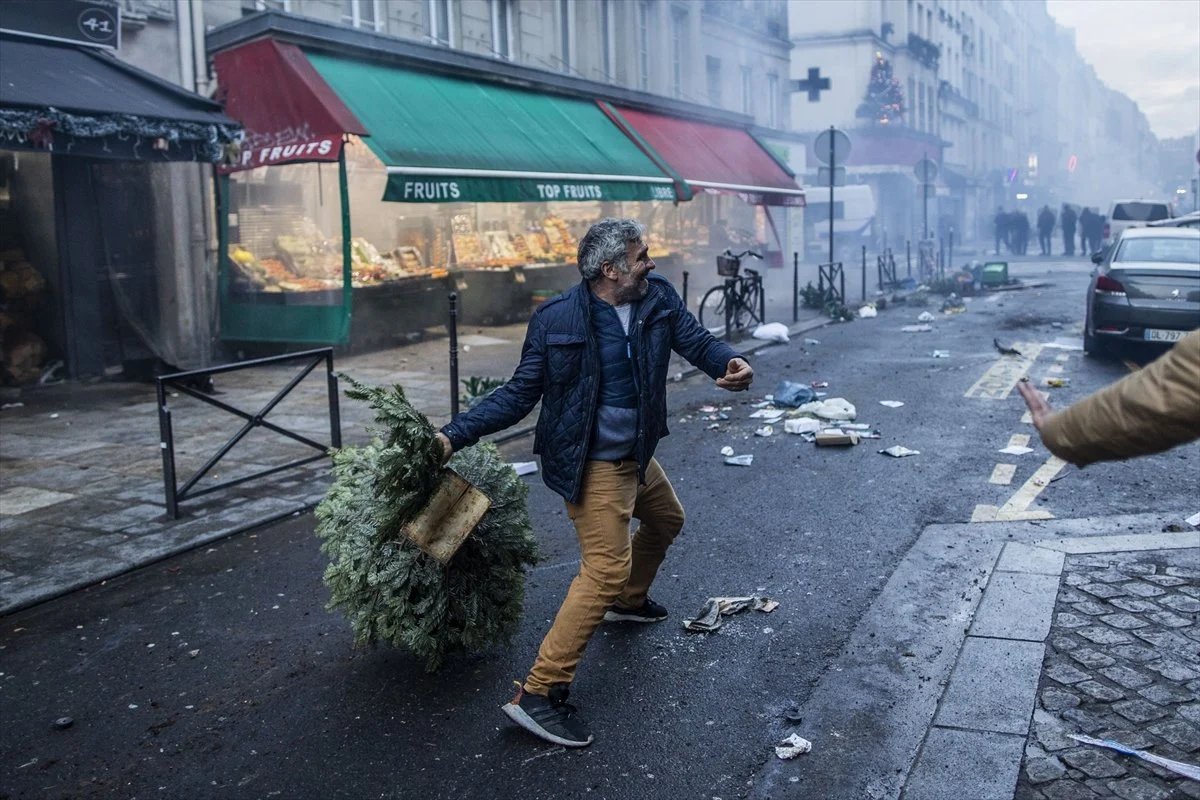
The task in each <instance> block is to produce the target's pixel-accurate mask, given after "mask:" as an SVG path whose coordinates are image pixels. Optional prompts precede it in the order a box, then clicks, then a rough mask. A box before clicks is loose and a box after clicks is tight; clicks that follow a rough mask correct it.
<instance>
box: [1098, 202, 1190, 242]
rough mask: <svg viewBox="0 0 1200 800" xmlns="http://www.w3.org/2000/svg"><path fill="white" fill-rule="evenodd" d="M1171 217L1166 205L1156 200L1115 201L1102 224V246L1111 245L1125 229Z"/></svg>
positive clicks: (1169, 207)
mask: <svg viewBox="0 0 1200 800" xmlns="http://www.w3.org/2000/svg"><path fill="white" fill-rule="evenodd" d="M1173 216H1174V214H1172V213H1171V206H1170V204H1168V203H1160V202H1158V201H1157V200H1117V201H1115V202H1113V204H1112V205H1111V206H1110V207H1109V209H1108V219H1107V220H1106V221H1105V223H1104V244H1106V245H1107V244H1112V242H1113V240H1115V239H1116V238H1117V236H1119V235H1120V233H1121V231H1123V230H1125V229H1126V228H1141V227H1144V226H1145V225H1147V224H1148V223H1151V222H1159V221H1160V220H1164V219H1170V218H1171V217H1173Z"/></svg>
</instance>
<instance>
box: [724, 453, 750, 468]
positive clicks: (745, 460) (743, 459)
mask: <svg viewBox="0 0 1200 800" xmlns="http://www.w3.org/2000/svg"><path fill="white" fill-rule="evenodd" d="M725 463H726V464H728V465H729V466H731V467H748V466H750V465H751V464H753V463H754V455H753V454H752V453H746V454H745V455H740V456H725Z"/></svg>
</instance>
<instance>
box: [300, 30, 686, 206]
mask: <svg viewBox="0 0 1200 800" xmlns="http://www.w3.org/2000/svg"><path fill="white" fill-rule="evenodd" d="M306 55H307V56H308V59H309V61H310V62H312V65H313V66H314V67H315V68H316V70H317V72H318V73H320V75H321V77H322V78H323V79H324V80H325V82H326V83H328V84H329V86H330V87H331V88H332V89H333V90H334V91H335V92H336V93H337V95H338V97H339V98H340V99H341V100H342V102H343V103H345V105H346V106H347V107H348V108H349V109H350V110H351V111H352V112H353V113H354V114H355V115H356V116H357V117H358V119H359V120H361V121H362V122H363V124H364V125H365V127H366V129H367V130H368V131H369V132H370V135H369V136H368V137H367V138H366V139H365V142H366V143H367V145H368V146H369V147H370V148H371V150H372V151H374V153H375V154H376V155H377V156H378V157H379V159H380V160H381V161H382V162H383V163H384V164H385V165H386V166H387V170H388V183H387V189H386V190H385V191H384V195H383V199H384V200H394V201H397V202H403V203H454V202H478V203H486V202H514V201H515V202H524V201H533V202H541V201H546V200H675V199H676V198H677V197H678V199H682V200H687V199H690V197H691V195H690V191H689V190H688V189H687V188H686V186H683V185H682V184H680V185H679V186H678V191H679V192H681V194H677V184H676V183H675V182H674V181H672V179H671V178H670V177H669V176H668V175H666V174H665V173H664V172H663V171H662V170H661V169H659V168H658V166H656V165H655V163H654V162H653V161H652V160H651V159H650V158H649V157H648V156H646V154H645V153H643V152H642V151H641V150H640V149H638V147H637V145H635V144H634V143H633V142H632V141H630V140H629V138H628V137H627V136H626V135H625V134H624V133H623V132H622V131H621V130H620V129H619V128H617V126H616V125H614V124H613V123H612V122H611V121H610V120H609V119H608V118H607V117H606V116H605V114H604V112H603V111H601V109H600V108H599V107H597V106H596V104H595V103H593V102H590V101H586V100H578V99H574V98H567V97H559V96H554V95H547V94H540V93H537V92H532V91H526V90H523V89H518V88H514V87H509V86H502V85H499V84H489V83H478V82H474V81H469V80H463V79H460V78H452V77H448V76H444V75H434V74H429V73H423V72H415V71H412V70H408V69H404V68H402V67H397V66H390V65H386V64H380V63H373V62H367V61H361V60H356V59H349V58H342V57H339V56H332V55H327V54H325V53H316V52H311V51H306Z"/></svg>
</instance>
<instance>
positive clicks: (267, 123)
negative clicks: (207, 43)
mask: <svg viewBox="0 0 1200 800" xmlns="http://www.w3.org/2000/svg"><path fill="white" fill-rule="evenodd" d="M213 65H214V66H215V67H216V70H217V80H218V82H219V84H220V87H221V88H220V91H219V92H218V94H217V99H219V100H220V101H221V102H222V103H223V104H224V106H225V113H226V114H228V115H229V116H231V117H233V118H234V119H235V120H237V121H238V122H240V123H242V125H243V126H244V127H245V129H246V138H245V140H244V141H243V143H242V152H241V155H240V157H239V160H238V163H237V166H234V167H230V168H228V171H231V172H232V171H236V170H242V169H253V168H254V167H262V166H266V165H267V164H286V163H289V162H299V161H337V160H338V155H339V154H340V153H341V150H342V139H343V137H344V134H347V133H355V134H358V135H360V136H365V135H366V134H367V129H366V128H365V127H363V124H362V123H361V122H359V120H358V117H356V116H355V115H354V114H353V113H352V112H351V111H350V109H348V108H346V106H345V104H344V103H342V101H341V100H340V99H339V98H338V96H337V95H336V94H335V93H334V91H333V90H332V89H331V88H329V85H328V84H327V83H325V80H324V79H323V78H322V77H321V76H320V75H318V74H317V71H316V70H315V69H314V68H313V65H312V64H311V63H309V61H308V59H307V58H306V57H305V55H304V53H303V52H302V51H301V50H300V48H298V47H296V46H295V45H292V44H285V43H281V42H277V41H275V40H273V39H258V40H256V41H253V42H248V43H247V44H244V45H240V46H238V47H234V48H232V49H229V50H224V51H222V52H220V53H217V54H216V55H214V56H213Z"/></svg>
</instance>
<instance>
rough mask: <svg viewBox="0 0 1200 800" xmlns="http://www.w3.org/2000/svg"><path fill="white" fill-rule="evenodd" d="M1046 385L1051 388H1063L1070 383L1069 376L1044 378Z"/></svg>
mask: <svg viewBox="0 0 1200 800" xmlns="http://www.w3.org/2000/svg"><path fill="white" fill-rule="evenodd" d="M1046 385H1047V386H1049V387H1050V388H1052V389H1063V388H1065V387H1067V386H1070V385H1071V379H1070V378H1046Z"/></svg>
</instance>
